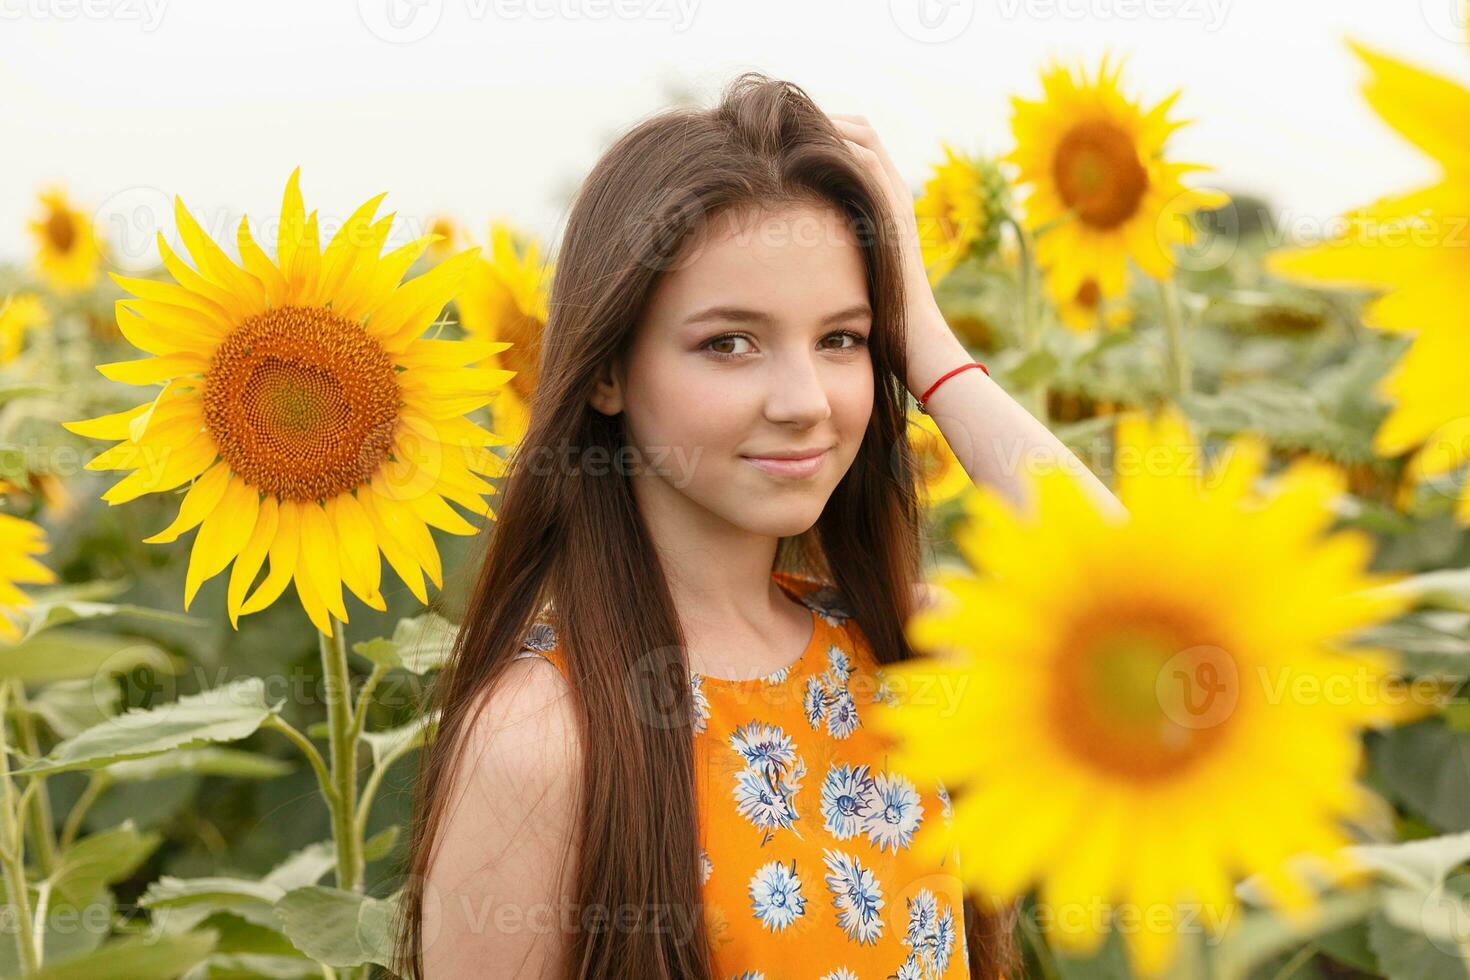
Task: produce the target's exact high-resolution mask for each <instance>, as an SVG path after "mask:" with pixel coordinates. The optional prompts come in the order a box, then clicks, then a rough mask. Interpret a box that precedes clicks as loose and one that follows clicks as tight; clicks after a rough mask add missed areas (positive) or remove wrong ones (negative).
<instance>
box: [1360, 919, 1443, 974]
mask: <svg viewBox="0 0 1470 980" xmlns="http://www.w3.org/2000/svg"><path fill="white" fill-rule="evenodd" d="M1368 943H1369V945H1371V946H1372V947H1373V952H1374V954H1376V955H1377V957H1378V968H1379V969H1380V970H1382V971H1383V975H1384V976H1386V977H1388V978H1389V980H1465V977H1466V975H1467V974H1466V968H1465V961H1464V960H1463V959H1461V958H1460V957H1459V956H1456V955H1453V954H1451V953H1449V952H1446V951H1445V950H1444V949H1442V948H1440V947H1439V946H1437V945H1435V944H1434V943H1432V942H1431V941H1430V940H1429V937H1428V936H1425V935H1424V934H1423V933H1420V932H1415V931H1411V930H1408V929H1402V928H1400V927H1399V926H1396V925H1394V924H1393V923H1392V922H1390V921H1389V920H1388V918H1387V917H1386V916H1385V915H1383V914H1382V913H1375V914H1374V915H1372V916H1371V917H1369V919H1368Z"/></svg>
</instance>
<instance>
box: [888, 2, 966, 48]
mask: <svg viewBox="0 0 1470 980" xmlns="http://www.w3.org/2000/svg"><path fill="white" fill-rule="evenodd" d="M888 15H889V16H890V17H891V18H893V23H894V24H896V25H897V26H898V29H899V30H900V31H902V32H903V33H904V34H905V35H907V36H908V37H911V38H913V39H914V40H915V41H920V42H922V43H924V44H943V43H944V42H945V41H953V40H954V39H955V38H957V37H959V36H960V35H961V34H963V33H964V32H965V28H967V27H969V26H970V22H971V21H973V20H974V19H975V0H888Z"/></svg>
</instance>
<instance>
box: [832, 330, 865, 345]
mask: <svg viewBox="0 0 1470 980" xmlns="http://www.w3.org/2000/svg"><path fill="white" fill-rule="evenodd" d="M828 336H830V337H851V338H852V343H850V344H846V345H844V346H840V347H837V348H836V349H837V350H852V349H853V348H854V347H861V346H863V345H864V344H866V343H867V342H868V338H867V337H865V336H863V335H862V334H860V333H858V332H856V331H854V330H839V331H837V332H836V333H834V334H828Z"/></svg>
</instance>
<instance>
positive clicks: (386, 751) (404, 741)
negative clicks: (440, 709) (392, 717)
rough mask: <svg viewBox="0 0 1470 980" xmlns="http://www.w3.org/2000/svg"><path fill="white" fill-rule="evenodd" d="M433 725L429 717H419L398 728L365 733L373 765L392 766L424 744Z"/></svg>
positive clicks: (364, 739)
mask: <svg viewBox="0 0 1470 980" xmlns="http://www.w3.org/2000/svg"><path fill="white" fill-rule="evenodd" d="M431 723H432V719H430V718H429V717H428V716H427V715H418V716H416V717H415V718H414V719H413V720H412V721H410V722H408V723H407V724H405V725H400V726H398V727H397V728H389V729H386V730H384V731H381V732H363V733H362V740H363V741H364V742H366V743H367V744H368V748H369V749H371V750H372V754H373V765H374V766H383V765H390V764H392V763H393V762H395V761H396V760H398V759H400V758H402V757H403V756H404V755H407V754H408V753H409V752H412V751H413V750H414V749H416V748H418V747H419V746H420V745H423V744H424V735H425V733H426V732H427V731H428V729H429V726H430V725H431Z"/></svg>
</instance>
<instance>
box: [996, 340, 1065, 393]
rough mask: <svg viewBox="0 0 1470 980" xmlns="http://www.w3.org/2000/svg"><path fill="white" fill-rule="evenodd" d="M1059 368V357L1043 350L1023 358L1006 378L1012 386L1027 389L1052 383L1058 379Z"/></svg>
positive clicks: (1008, 372)
mask: <svg viewBox="0 0 1470 980" xmlns="http://www.w3.org/2000/svg"><path fill="white" fill-rule="evenodd" d="M1059 366H1060V362H1059V361H1058V360H1057V355H1056V354H1054V353H1052V352H1051V351H1050V350H1048V349H1046V348H1042V349H1041V350H1038V351H1032V352H1031V353H1030V354H1027V355H1026V356H1025V357H1023V358H1021V360H1020V361H1019V362H1018V363H1017V364H1016V365H1015V366H1014V367H1012V368H1011V369H1010V370H1008V371H1007V372H1006V378H1007V379H1009V383H1010V384H1011V385H1013V386H1019V387H1023V388H1025V387H1029V386H1031V385H1035V384H1041V383H1042V382H1045V381H1050V380H1051V379H1052V378H1054V377H1056V374H1057V368H1058V367H1059Z"/></svg>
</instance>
